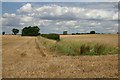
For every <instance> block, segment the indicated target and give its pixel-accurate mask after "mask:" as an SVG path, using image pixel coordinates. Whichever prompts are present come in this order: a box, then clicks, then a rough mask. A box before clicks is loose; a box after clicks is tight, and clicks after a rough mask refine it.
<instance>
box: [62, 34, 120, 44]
mask: <svg viewBox="0 0 120 80" xmlns="http://www.w3.org/2000/svg"><path fill="white" fill-rule="evenodd" d="M60 38H61V39H64V40H67V41H82V42H97V43H102V44H107V45H111V46H118V35H117V34H92V35H61V36H60Z"/></svg>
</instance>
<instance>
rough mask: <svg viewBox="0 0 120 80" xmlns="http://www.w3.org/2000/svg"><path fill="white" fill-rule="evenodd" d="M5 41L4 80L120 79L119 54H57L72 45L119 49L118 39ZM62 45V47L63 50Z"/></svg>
mask: <svg viewBox="0 0 120 80" xmlns="http://www.w3.org/2000/svg"><path fill="white" fill-rule="evenodd" d="M2 38H3V42H2V52H3V53H2V58H3V60H2V64H3V70H2V72H3V73H2V76H3V77H4V78H38V77H39V78H48V77H50V78H117V77H118V54H116V53H112V54H107V55H93V56H90V55H84V56H82V55H76V56H71V55H69V56H67V55H65V53H64V54H62V53H61V51H60V50H57V49H61V47H64V46H65V45H66V44H67V43H69V44H71V43H73V42H75V45H76V43H80V42H82V43H89V42H92V43H93V42H95V43H98V44H104V45H107V46H110V47H118V36H117V35H112V34H111V35H110V34H109V35H108V34H107V35H102V34H101V35H100V34H99V35H97V34H96V35H61V36H60V38H61V40H60V41H59V42H56V41H55V40H50V39H46V38H43V37H40V36H39V37H21V36H13V35H4V36H2ZM64 41H65V42H64ZM56 44H57V45H56ZM61 44H62V46H60V45H61ZM63 44H64V45H63ZM54 46H57V47H58V46H60V48H57V49H56V48H54ZM73 46H74V45H73ZM75 47H76V46H75ZM64 48H67V47H64ZM62 49H63V48H62ZM59 51H60V52H59ZM65 51H66V50H65ZM63 52H64V51H63Z"/></svg>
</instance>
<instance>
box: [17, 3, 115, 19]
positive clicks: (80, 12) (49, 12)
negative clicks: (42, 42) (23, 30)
mask: <svg viewBox="0 0 120 80" xmlns="http://www.w3.org/2000/svg"><path fill="white" fill-rule="evenodd" d="M28 6H29V7H30V8H29V7H28ZM31 6H32V5H31V4H29V3H27V4H25V5H24V6H23V7H21V8H20V9H19V12H29V14H28V16H33V17H39V18H41V19H49V20H57V19H60V20H61V19H63V20H65V19H66V20H73V19H106V20H110V19H113V17H112V16H113V15H116V14H115V13H114V12H113V11H106V10H100V9H85V8H80V7H79V8H78V7H65V6H58V5H55V4H53V5H44V6H41V7H34V8H32V7H31ZM27 7H28V8H27ZM27 9H28V10H27ZM114 17H115V18H117V17H116V16H114Z"/></svg>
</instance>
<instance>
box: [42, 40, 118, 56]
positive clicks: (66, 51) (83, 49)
mask: <svg viewBox="0 0 120 80" xmlns="http://www.w3.org/2000/svg"><path fill="white" fill-rule="evenodd" d="M43 45H44V46H47V48H48V49H50V50H51V51H53V52H54V51H55V52H57V53H59V54H60V55H67V56H79V55H107V54H118V48H116V47H113V46H109V45H105V44H102V43H93V42H87V43H86V42H80V41H71V40H64V39H62V40H60V41H59V42H56V43H50V42H49V40H48V41H46V40H44V43H43ZM48 45H49V46H48Z"/></svg>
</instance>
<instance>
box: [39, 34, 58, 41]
mask: <svg viewBox="0 0 120 80" xmlns="http://www.w3.org/2000/svg"><path fill="white" fill-rule="evenodd" d="M41 36H42V37H45V38H48V39H53V40H58V41H59V40H60V35H59V34H41Z"/></svg>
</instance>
